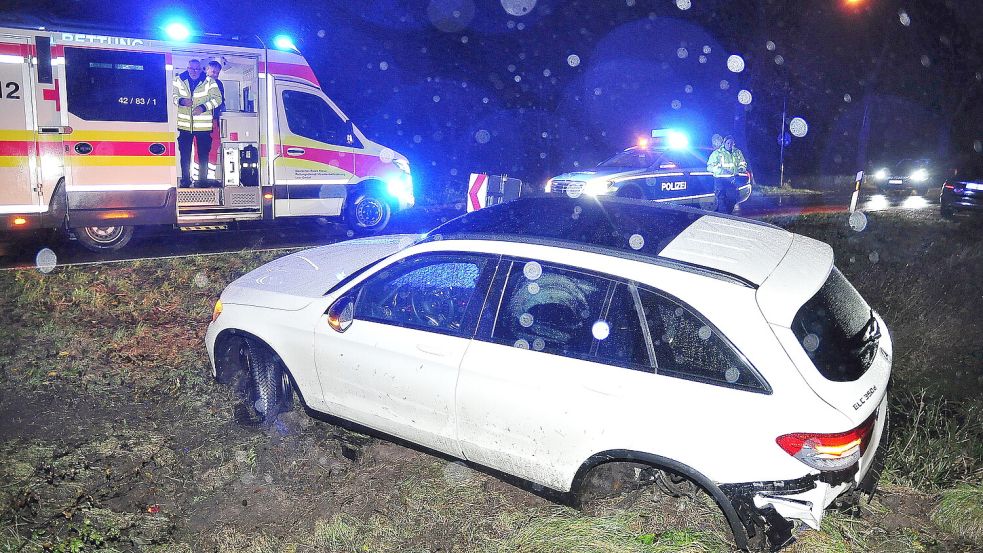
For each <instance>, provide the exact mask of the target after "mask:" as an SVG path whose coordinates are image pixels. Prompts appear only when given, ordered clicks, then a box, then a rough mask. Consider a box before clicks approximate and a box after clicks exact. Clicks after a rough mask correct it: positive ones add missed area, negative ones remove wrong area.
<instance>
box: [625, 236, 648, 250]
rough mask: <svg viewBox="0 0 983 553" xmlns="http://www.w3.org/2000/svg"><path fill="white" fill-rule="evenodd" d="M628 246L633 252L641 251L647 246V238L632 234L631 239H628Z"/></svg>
mask: <svg viewBox="0 0 983 553" xmlns="http://www.w3.org/2000/svg"><path fill="white" fill-rule="evenodd" d="M628 245H629V246H631V249H633V250H640V249H642V247H643V246H645V238H644V237H642V235H641V234H632V235H631V238H629V239H628Z"/></svg>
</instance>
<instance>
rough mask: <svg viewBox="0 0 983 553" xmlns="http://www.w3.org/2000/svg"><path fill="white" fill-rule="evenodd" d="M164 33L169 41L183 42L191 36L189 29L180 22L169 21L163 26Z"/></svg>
mask: <svg viewBox="0 0 983 553" xmlns="http://www.w3.org/2000/svg"><path fill="white" fill-rule="evenodd" d="M164 33H165V34H166V35H167V38H169V39H171V40H175V41H178V42H184V41H185V40H188V38H189V37H190V36H191V29H190V28H188V26H187V25H185V24H184V23H182V22H181V21H171V22H170V23H168V24H166V25H164Z"/></svg>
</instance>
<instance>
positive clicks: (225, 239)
mask: <svg viewBox="0 0 983 553" xmlns="http://www.w3.org/2000/svg"><path fill="white" fill-rule="evenodd" d="M849 203H850V195H849V194H824V195H821V196H820V195H817V196H783V197H774V196H757V197H755V196H752V197H751V199H750V200H748V201H747V202H745V203H744V204H742V205H741V206H740V208H739V212H738V213H737V214H738V215H741V216H744V217H751V218H759V217H768V216H781V215H797V214H808V213H837V212H845V211H846V210H847V209H848V208H849ZM859 207H860V209H862V210H864V211H880V210H899V211H903V210H911V209H935V210H937V209H938V207H937V200H935V203H934V204H933V203H932V200H926V199H925V198H921V197H910V198H907V199H905V200H902V201H897V200H896V201H888V200H886V199H884V198H883V197H874V198H870V197H865V196H861V201H860V206H859ZM462 209H463V207H462V206H461V205H460V204H459V205H458V206H429V207H428V206H425V207H417V208H414V209H411V210H408V211H406V212H403V213H400V214H398V215H396V216H394V218H393V221H392V222H391V223H390V226H389V227H388V229H387V232H388V233H394V234H395V233H424V232H427V231H429V230H430V229H432V228H434V227H436V226H438V225H439V224H441V223H442V222H444V221H446V220H448V219H451V218H453V217H456V216H457V215H460V214H461V213H463V211H462ZM348 238H350V234H349V233H348V231H347V230H346V229H345V228H344V227H343V226H341V225H337V224H333V223H325V224H319V223H316V222H311V221H309V220H308V221H304V222H303V223H300V222H297V223H278V224H276V225H257V224H251V225H243V226H242V227H241V228H240V229H239V230H228V231H206V232H181V231H178V230H174V229H171V228H169V227H149V228H142V229H138V231H137V233H136V234H135V236H134V238H133V241H131V242H130V244H129V245H127V247H125V248H124V249H123V250H122V251H120V252H111V253H102V254H97V253H93V252H89V251H87V250H85V249H84V248H82V246H81V245H79V244H78V243H77V242H74V241H71V240H69V239H68V238H66V237H65V236H64V235H63V234H62V233H44V234H38V235H31V236H23V235H15V237H14V238H13V239H11V237H10V236H4V237H0V270H3V269H22V268H33V267H37V266H38V259H39V252H41V251H42V250H45V248H47V249H50V250H51V251H53V252H54V254H55V259H56V260H57V264H58V265H66V264H90V263H105V262H112V261H120V260H128V259H142V258H160V257H179V256H188V255H195V254H203V253H217V252H227V251H241V250H269V249H290V248H304V247H311V246H318V245H324V244H330V243H332V242H337V241H340V240H346V239H348ZM45 255H50V254H48V253H47V252H45ZM49 259H50V258H49Z"/></svg>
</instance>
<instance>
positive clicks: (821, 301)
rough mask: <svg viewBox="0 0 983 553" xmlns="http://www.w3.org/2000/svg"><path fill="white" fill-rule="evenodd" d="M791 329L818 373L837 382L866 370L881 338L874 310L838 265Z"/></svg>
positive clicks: (855, 377) (794, 321)
mask: <svg viewBox="0 0 983 553" xmlns="http://www.w3.org/2000/svg"><path fill="white" fill-rule="evenodd" d="M792 332H794V333H795V337H796V338H798V339H799V343H800V344H801V345H802V348H803V349H804V350H805V351H806V353H807V354H809V358H810V359H812V361H813V363H814V364H815V365H816V368H817V369H819V372H820V373H821V374H822V375H823V376H824V377H826V378H827V379H829V380H832V381H834V382H851V381H854V380H857V379H858V378H860V377H861V376H862V375H863V374H864V373H865V372H867V369H868V368H870V365H871V363H873V362H874V357H875V356H876V355H877V349H878V344H879V342H880V337H881V329H880V326H879V325H878V323H877V319H876V318H875V317H874V312H873V311H872V310H871V309H870V306H868V305H867V302H865V301H864V299H863V298H862V297H860V294H859V293H858V292H857V290H856V288H854V287H853V285H852V284H850V282H849V281H847V279H846V277H844V276H843V273H841V272H840V270H839V269H837V268H836V267H833V270H832V272H830V274H829V278H827V279H826V282H825V284H823V287H822V288H820V289H819V291H818V292H816V295H814V296H813V297H812V298H810V299H809V301H807V302H806V303H805V304H804V305H803V306H802V307H801V308H800V309H799V312H798V313H796V315H795V318H794V319H792Z"/></svg>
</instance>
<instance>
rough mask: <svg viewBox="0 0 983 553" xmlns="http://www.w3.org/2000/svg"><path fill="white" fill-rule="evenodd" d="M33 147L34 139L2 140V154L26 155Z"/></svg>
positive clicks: (0, 142)
mask: <svg viewBox="0 0 983 553" xmlns="http://www.w3.org/2000/svg"><path fill="white" fill-rule="evenodd" d="M33 148H34V141H33V140H31V141H28V140H0V156H26V155H27V154H28V153H29V152H30V151H31V150H32V149H33Z"/></svg>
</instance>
